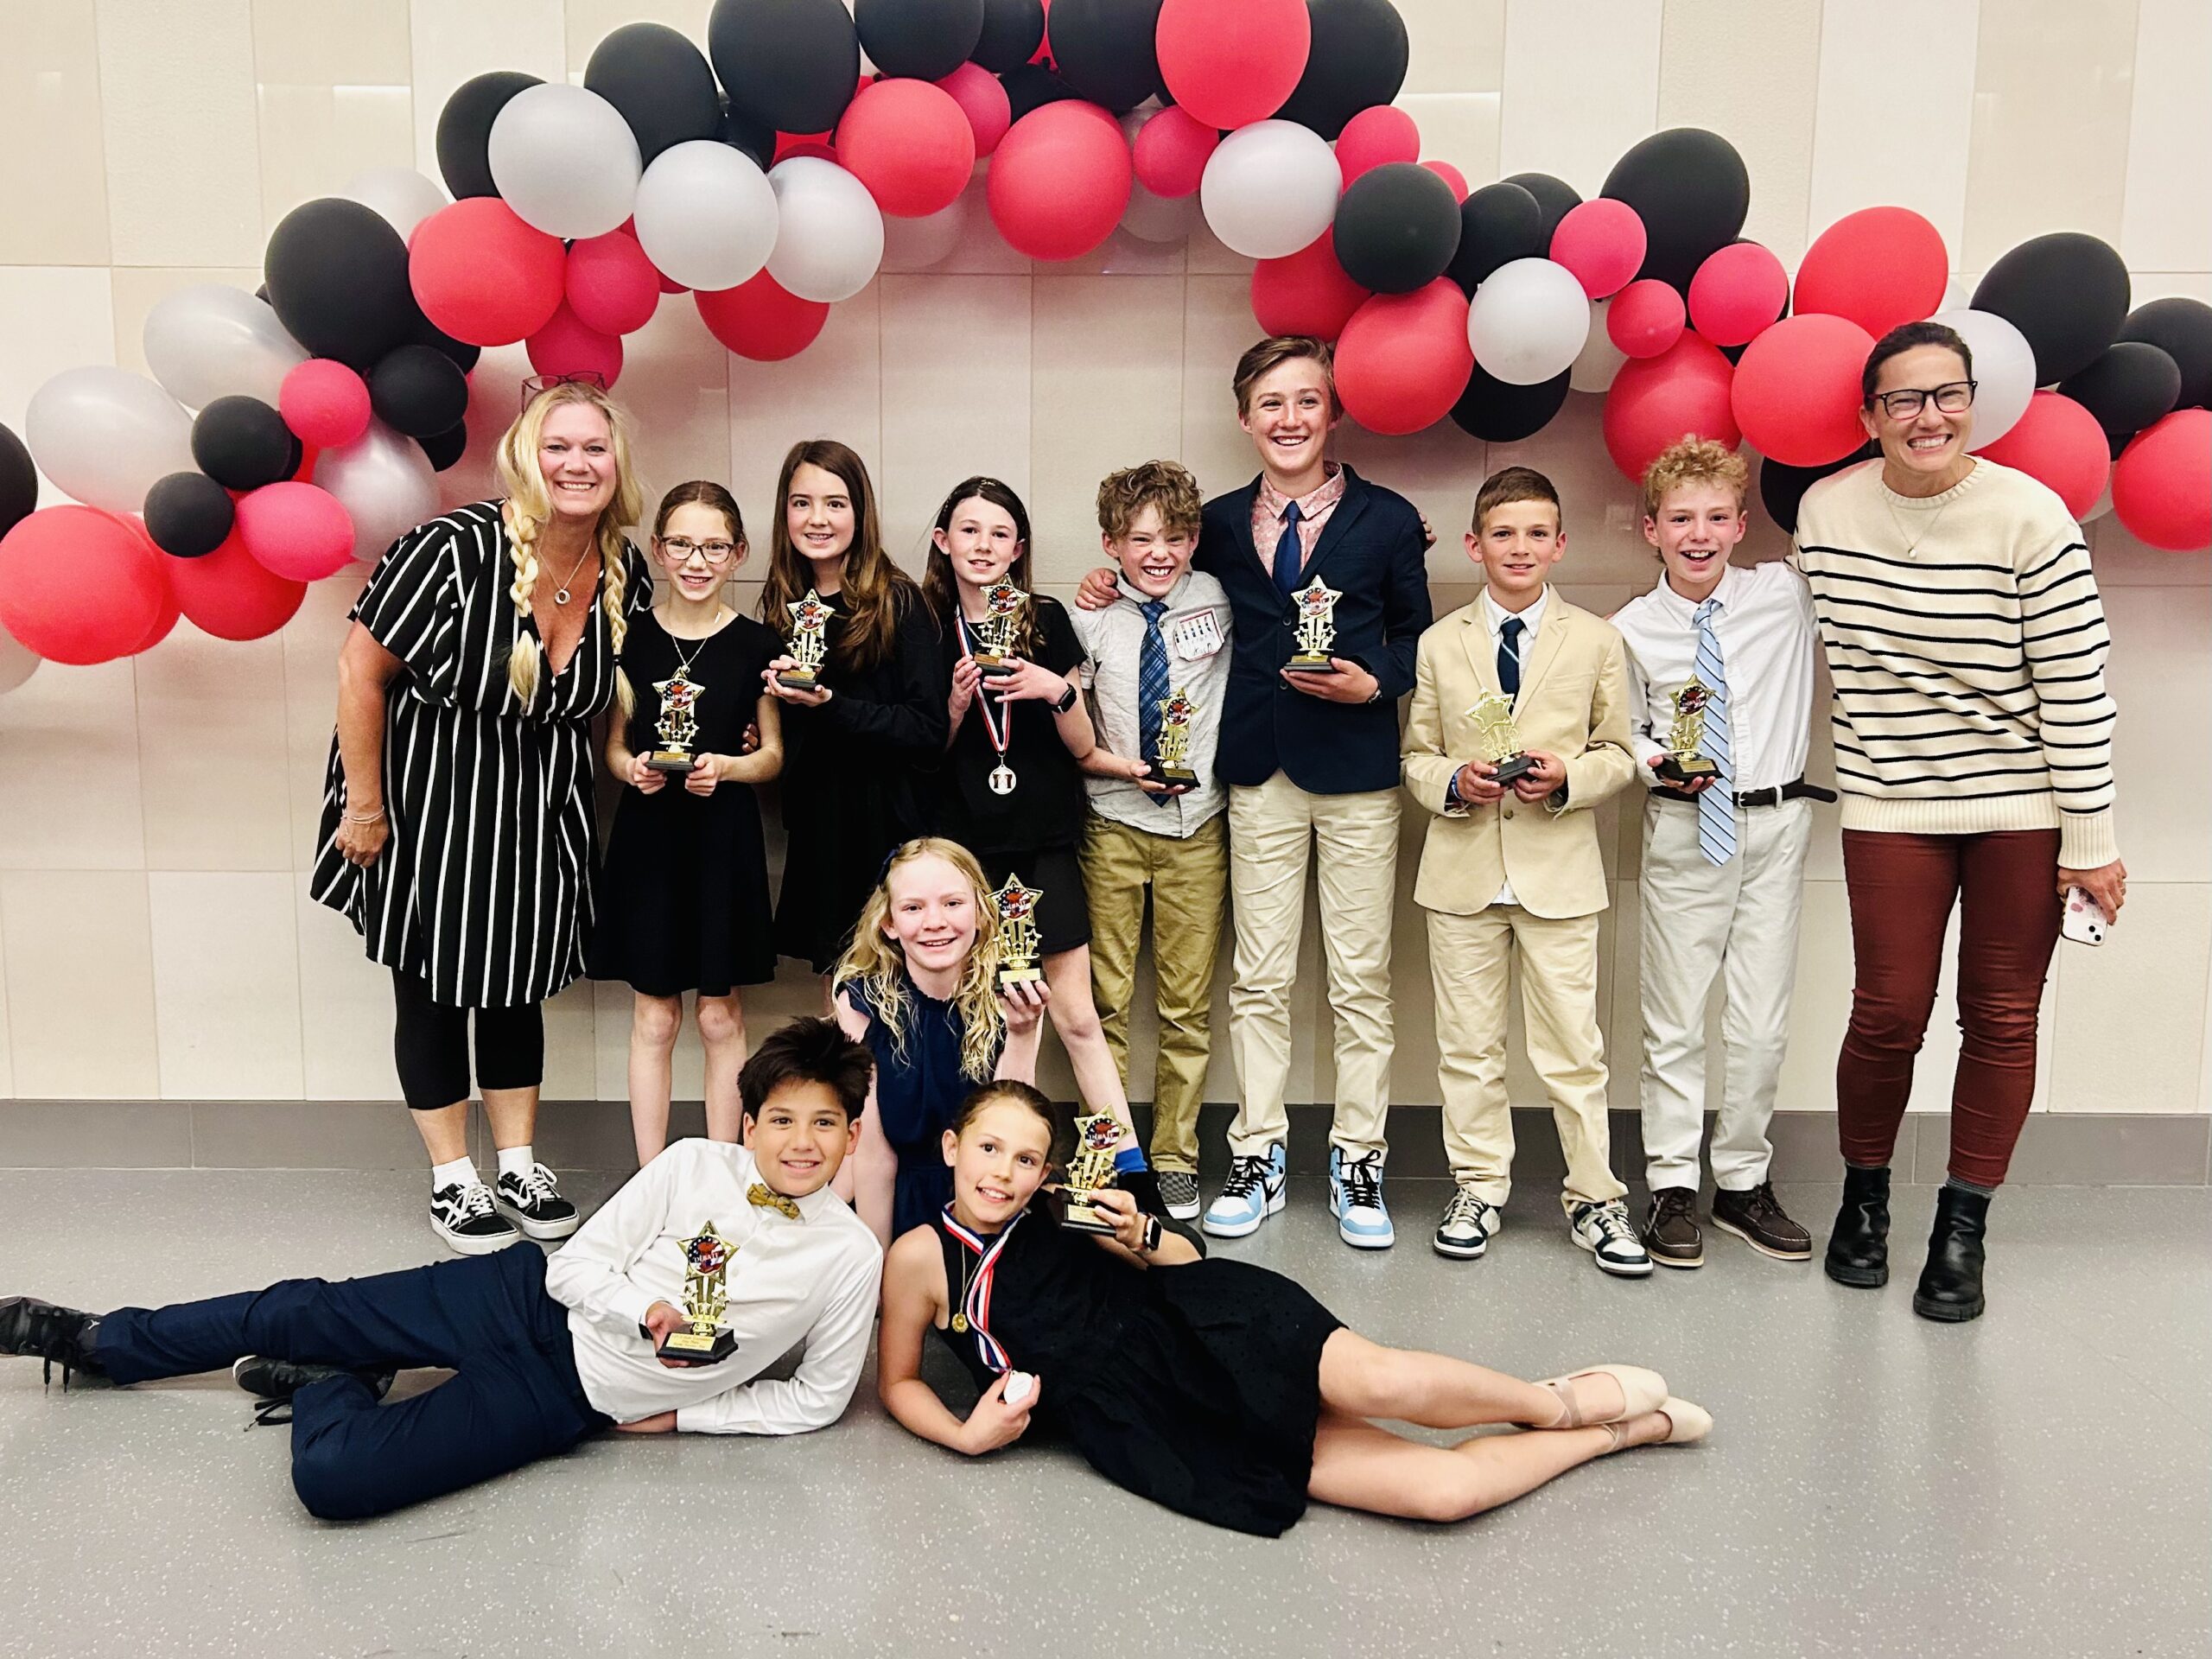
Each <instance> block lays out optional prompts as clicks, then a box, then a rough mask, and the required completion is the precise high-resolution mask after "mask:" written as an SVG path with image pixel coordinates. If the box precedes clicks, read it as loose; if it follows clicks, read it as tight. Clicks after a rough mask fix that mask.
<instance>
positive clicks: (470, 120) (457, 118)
mask: <svg viewBox="0 0 2212 1659" xmlns="http://www.w3.org/2000/svg"><path fill="white" fill-rule="evenodd" d="M543 85H544V83H543V81H541V80H539V79H538V78H537V76H536V75H525V74H523V73H520V72H519V71H518V70H514V69H494V70H493V71H492V72H491V73H488V74H482V75H477V76H475V77H474V78H473V79H468V80H464V81H462V82H461V85H460V86H456V87H454V92H453V96H452V97H451V98H448V99H446V106H445V108H444V109H442V110H441V111H438V171H439V172H440V173H442V174H443V175H445V181H446V188H447V189H448V190H450V191H452V192H453V197H454V200H455V201H459V200H461V198H462V197H463V196H496V195H498V194H499V186H498V185H496V184H494V183H493V182H492V155H491V150H492V123H493V122H494V121H496V120H498V119H499V111H501V110H504V109H505V108H506V107H507V100H508V99H511V98H512V97H513V96H514V95H515V94H516V93H517V92H521V91H522V90H523V89H524V88H525V87H529V86H543Z"/></svg>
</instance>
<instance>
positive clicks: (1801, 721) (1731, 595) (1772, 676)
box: [1613, 559, 1818, 790]
mask: <svg viewBox="0 0 2212 1659" xmlns="http://www.w3.org/2000/svg"><path fill="white" fill-rule="evenodd" d="M1713 598H1714V599H1716V600H1718V601H1719V602H1720V609H1719V613H1717V614H1716V615H1715V616H1714V617H1713V632H1714V634H1715V635H1716V636H1717V637H1718V638H1719V641H1720V655H1721V658H1722V661H1723V664H1725V666H1726V669H1727V671H1728V741H1729V744H1730V753H1731V754H1732V758H1733V760H1734V763H1735V773H1736V777H1735V783H1734V785H1733V787H1734V788H1736V789H1738V790H1758V789H1777V788H1779V787H1780V786H1781V785H1784V784H1789V783H1795V782H1796V780H1797V779H1800V778H1802V777H1803V776H1804V775H1805V751H1806V748H1807V747H1808V743H1809V741H1810V740H1811V735H1812V723H1813V652H1814V649H1815V645H1816V644H1817V640H1818V636H1817V635H1816V633H1815V630H1814V624H1813V595H1812V590H1811V589H1810V588H1808V587H1806V585H1805V579H1804V578H1803V577H1802V576H1800V575H1798V574H1797V573H1796V571H1795V570H1793V569H1790V568H1789V563H1787V562H1786V561H1784V560H1781V559H1772V560H1769V561H1768V562H1766V563H1763V564H1753V565H1730V566H1729V567H1728V568H1727V569H1726V570H1724V571H1722V572H1721V574H1720V585H1719V587H1718V588H1714V589H1713ZM1697 608H1698V607H1697V606H1696V605H1695V604H1694V603H1693V602H1692V601H1689V600H1687V599H1684V598H1683V597H1682V596H1681V594H1678V593H1676V592H1675V590H1674V588H1672V587H1670V586H1669V584H1668V582H1667V578H1666V577H1665V576H1664V575H1662V576H1661V577H1660V578H1659V585H1658V586H1657V587H1656V588H1653V589H1652V590H1651V591H1650V592H1649V593H1648V594H1643V595H1642V596H1641V597H1639V598H1637V599H1632V600H1630V601H1629V602H1628V603H1627V604H1626V605H1624V606H1623V607H1621V609H1620V613H1619V614H1618V615H1617V616H1615V617H1614V618H1613V626H1615V627H1616V628H1618V629H1619V630H1620V632H1621V637H1622V638H1623V639H1625V640H1627V641H1628V671H1629V684H1630V690H1631V692H1632V693H1633V695H1634V697H1635V706H1636V715H1635V722H1634V723H1635V747H1636V758H1637V768H1636V775H1637V777H1639V778H1641V779H1643V782H1644V783H1645V785H1647V786H1656V785H1659V784H1661V783H1663V782H1664V781H1665V779H1662V778H1661V777H1660V776H1659V774H1658V773H1657V772H1655V771H1653V770H1652V768H1651V762H1652V761H1653V760H1656V759H1657V758H1658V757H1659V756H1661V755H1662V754H1664V753H1666V752H1667V734H1668V731H1669V728H1671V727H1672V726H1673V725H1674V723H1675V708H1674V696H1675V692H1677V691H1679V690H1681V689H1682V687H1683V686H1685V685H1686V684H1688V683H1689V681H1690V678H1691V677H1692V675H1693V674H1694V671H1695V667H1696V662H1697V620H1696V619H1697Z"/></svg>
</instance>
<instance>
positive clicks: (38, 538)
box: [0, 503, 199, 666]
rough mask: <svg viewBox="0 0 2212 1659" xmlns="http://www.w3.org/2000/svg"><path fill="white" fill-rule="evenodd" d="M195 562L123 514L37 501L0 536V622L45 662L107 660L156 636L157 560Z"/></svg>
mask: <svg viewBox="0 0 2212 1659" xmlns="http://www.w3.org/2000/svg"><path fill="white" fill-rule="evenodd" d="M196 563H199V561H198V560H196V559H174V560H173V559H168V558H165V557H164V556H162V555H161V554H160V553H158V552H156V550H155V547H154V543H152V542H151V541H150V540H149V539H148V537H147V536H146V533H145V531H144V529H143V527H142V526H141V525H139V524H137V523H136V522H135V521H133V520H131V519H129V518H124V517H123V516H122V515H120V514H118V513H112V512H101V511H100V510H99V508H98V507H80V506H78V505H75V504H74V503H68V504H66V505H60V506H54V507H41V508H40V509H39V510H38V511H37V512H34V513H32V514H30V515H29V517H28V518H22V519H20V520H18V521H17V523H16V527H15V528H14V529H13V530H11V531H9V532H8V533H7V535H6V536H5V537H0V628H5V629H6V630H7V631H8V632H10V634H12V635H14V636H15V638H16V643H17V644H19V645H22V647H23V649H24V650H26V651H28V652H30V653H31V654H32V655H33V656H35V657H43V658H46V660H47V661H48V662H50V663H69V664H77V665H80V666H81V665H84V664H91V663H105V662H111V661H113V660H114V659H115V658H118V657H124V656H128V655H130V653H131V652H136V651H137V650H139V649H141V648H142V646H143V645H145V643H146V642H147V641H148V640H149V639H152V638H155V637H156V631H157V629H158V628H159V626H160V624H161V620H162V616H163V614H164V613H166V611H167V609H168V582H167V580H166V573H165V572H164V571H163V569H162V567H163V566H164V565H166V564H196Z"/></svg>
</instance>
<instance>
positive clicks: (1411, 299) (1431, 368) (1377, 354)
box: [1337, 277, 1475, 435]
mask: <svg viewBox="0 0 2212 1659" xmlns="http://www.w3.org/2000/svg"><path fill="white" fill-rule="evenodd" d="M1473 372H1475V353H1474V351H1473V349H1472V348H1471V346H1469V345H1468V344H1467V296H1465V294H1463V293H1461V292H1460V291H1459V284H1458V283H1454V282H1453V281H1452V279H1451V278H1450V277H1438V278H1437V279H1436V280H1435V281H1434V282H1433V283H1429V284H1428V286H1427V287H1426V288H1419V289H1414V291H1413V292H1412V293H1410V294H1377V295H1376V296H1375V297H1374V298H1372V299H1370V300H1369V301H1367V302H1365V303H1364V304H1363V305H1362V306H1361V307H1360V308H1359V309H1358V310H1357V311H1356V312H1354V313H1353V314H1352V318H1351V321H1350V322H1348V323H1346V324H1345V325H1344V334H1343V336H1342V337H1341V338H1340V339H1339V340H1338V341H1337V396H1338V397H1339V398H1341V399H1342V400H1343V402H1344V413H1345V414H1347V415H1349V416H1351V417H1352V419H1354V420H1356V421H1357V422H1358V423H1360V424H1361V425H1362V426H1363V427H1365V428H1366V429H1368V430H1369V431H1370V432H1379V433H1383V434H1385V435H1397V434H1400V433H1405V432H1418V431H1420V430H1421V429H1422V428H1423V427H1427V426H1433V425H1435V424H1436V423H1437V422H1439V421H1440V420H1442V419H1443V418H1444V417H1445V416H1446V415H1449V414H1450V413H1451V412H1452V404H1456V403H1458V402H1459V394H1460V393H1461V392H1462V391H1465V390H1466V388H1467V378H1468V377H1469V376H1470V375H1471V374H1472V373H1473Z"/></svg>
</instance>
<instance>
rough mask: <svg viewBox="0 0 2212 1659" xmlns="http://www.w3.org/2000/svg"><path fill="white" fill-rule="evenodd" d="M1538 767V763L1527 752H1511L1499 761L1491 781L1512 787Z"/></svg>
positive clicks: (1507, 787)
mask: <svg viewBox="0 0 2212 1659" xmlns="http://www.w3.org/2000/svg"><path fill="white" fill-rule="evenodd" d="M1535 769H1536V763H1535V761H1534V760H1530V759H1529V757H1528V756H1527V755H1525V754H1509V755H1507V756H1506V757H1505V759H1504V760H1501V761H1499V762H1498V763H1497V771H1496V772H1492V773H1491V782H1492V783H1494V784H1497V785H1500V786H1501V787H1503V788H1506V789H1510V788H1511V787H1512V786H1513V785H1515V784H1516V783H1518V782H1519V781H1520V780H1521V779H1523V778H1526V777H1527V776H1528V775H1529V773H1530V772H1534V771H1535Z"/></svg>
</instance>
